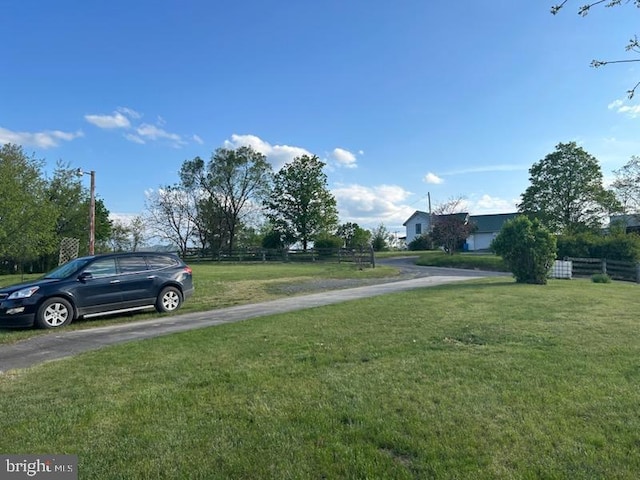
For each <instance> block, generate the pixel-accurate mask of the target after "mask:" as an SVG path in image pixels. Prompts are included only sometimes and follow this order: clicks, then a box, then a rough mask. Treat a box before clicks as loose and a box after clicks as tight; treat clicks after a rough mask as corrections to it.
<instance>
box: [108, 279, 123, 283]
mask: <svg viewBox="0 0 640 480" xmlns="http://www.w3.org/2000/svg"><path fill="white" fill-rule="evenodd" d="M109 283H120V280H111V281H110V282H109Z"/></svg>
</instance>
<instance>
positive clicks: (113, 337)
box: [0, 258, 497, 373]
mask: <svg viewBox="0 0 640 480" xmlns="http://www.w3.org/2000/svg"><path fill="white" fill-rule="evenodd" d="M379 263H382V264H391V265H394V266H397V267H398V268H400V269H401V271H402V272H403V273H402V276H401V278H408V279H406V280H398V279H395V280H392V281H389V280H387V281H386V282H384V283H379V284H376V285H367V286H361V287H355V288H344V289H341V290H332V291H330V292H326V291H325V292H321V293H314V294H309V295H300V296H295V297H288V298H281V299H278V300H272V301H269V302H262V303H256V304H251V305H241V306H237V307H229V308H221V309H218V310H211V311H207V312H196V313H187V314H184V315H173V316H166V317H159V318H154V319H152V320H143V321H139V322H128V323H125V324H118V325H112V326H108V327H98V328H89V329H86V330H76V331H68V332H66V331H64V330H62V331H59V332H58V331H56V332H52V333H50V334H47V335H41V336H38V337H34V338H30V339H27V340H24V341H20V342H18V343H15V344H12V345H0V373H4V372H7V371H9V370H12V369H16V368H27V367H31V366H33V365H36V364H38V363H42V362H47V361H51V360H57V359H60V358H65V357H70V356H73V355H76V354H78V353H82V352H86V351H89V350H97V349H99V348H102V347H105V346H108V345H114V344H117V343H123V342H130V341H134V340H140V339H144V338H151V337H157V336H160V335H168V334H171V333H176V332H184V331H187V330H194V329H197V328H205V327H211V326H215V325H221V324H224V323H233V322H239V321H241V320H247V319H250V318H256V317H262V316H265V315H271V314H277V313H286V312H292V311H295V310H302V309H305V308H312V307H319V306H324V305H331V304H334V303H340V302H345V301H348V300H356V299H361V298H367V297H372V296H375V295H383V294H386V293H393V292H400V291H404V290H410V289H415V288H422V287H430V286H435V285H442V284H445V283H450V282H459V281H463V280H469V279H471V278H483V277H488V276H494V275H497V274H495V273H493V272H481V271H475V270H456V269H450V268H431V267H417V266H415V265H413V260H412V259H410V258H409V259H389V260H383V261H382V262H379Z"/></svg>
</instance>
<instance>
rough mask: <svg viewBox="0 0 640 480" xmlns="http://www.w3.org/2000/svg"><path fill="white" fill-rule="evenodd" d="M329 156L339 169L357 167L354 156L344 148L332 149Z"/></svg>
mask: <svg viewBox="0 0 640 480" xmlns="http://www.w3.org/2000/svg"><path fill="white" fill-rule="evenodd" d="M331 156H332V157H333V159H334V160H335V161H336V162H337V163H338V165H339V166H341V167H345V168H356V167H357V166H358V165H357V160H356V156H355V155H354V154H353V153H351V152H350V151H349V150H345V149H344V148H334V149H333V152H331Z"/></svg>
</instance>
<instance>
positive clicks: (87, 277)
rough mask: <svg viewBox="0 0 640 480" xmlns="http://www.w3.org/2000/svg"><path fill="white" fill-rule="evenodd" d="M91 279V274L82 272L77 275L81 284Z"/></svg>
mask: <svg viewBox="0 0 640 480" xmlns="http://www.w3.org/2000/svg"><path fill="white" fill-rule="evenodd" d="M92 278H93V275H92V274H91V272H82V273H81V274H80V275H78V280H80V281H81V282H86V281H87V280H90V279H92Z"/></svg>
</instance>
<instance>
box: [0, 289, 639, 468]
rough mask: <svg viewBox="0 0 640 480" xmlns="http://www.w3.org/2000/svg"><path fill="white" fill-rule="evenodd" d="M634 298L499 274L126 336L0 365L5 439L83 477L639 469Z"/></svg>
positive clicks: (631, 293)
mask: <svg viewBox="0 0 640 480" xmlns="http://www.w3.org/2000/svg"><path fill="white" fill-rule="evenodd" d="M274 280H275V279H274ZM639 307H640V300H639V298H638V286H637V285H635V284H627V283H618V282H613V283H610V284H595V283H592V282H589V281H586V280H573V281H560V280H557V281H550V283H549V284H548V285H546V286H534V285H517V284H515V283H513V282H512V281H511V280H510V279H508V278H494V279H490V280H489V279H486V280H474V281H471V282H466V283H463V284H457V285H453V284H449V285H446V286H441V287H435V288H428V289H421V290H415V291H410V292H405V293H400V294H394V295H387V296H380V297H375V298H371V299H367V300H361V301H354V302H348V303H344V304H339V305H333V306H328V307H322V308H315V309H310V310H306V311H301V312H297V313H291V314H286V315H277V316H271V317H265V318H260V319H254V320H250V321H246V322H241V323H237V324H230V325H223V326H219V327H214V328H209V329H204V330H198V331H191V332H187V333H182V334H176V335H171V336H167V337H163V338H157V339H153V340H148V341H142V342H136V343H129V344H123V345H120V346H116V347H112V348H108V349H105V350H102V351H96V352H92V353H88V354H84V355H81V356H79V357H77V358H73V359H69V360H63V361H58V362H54V363H50V364H45V365H41V366H39V367H35V368H32V369H29V370H23V371H17V372H14V373H11V374H7V375H4V376H2V377H0V411H1V412H2V415H0V431H1V432H2V435H1V436H0V452H6V453H42V452H47V453H58V454H61V453H68V454H77V455H79V458H80V478H96V479H112V478H113V479H115V478H121V479H132V478H134V479H137V478H145V479H146V478H154V479H155V478H161V479H162V478H190V479H191V478H220V479H229V478H250V479H253V478H274V479H276V478H277V479H296V478H300V479H307V478H314V479H316V478H318V479H319V478H327V479H334V478H348V479H355V478H375V479H378V478H393V479H404V478H406V479H423V478H437V479H496V478H498V479H501V478H504V479H511V478H513V479H539V478H548V479H565V478H566V479H586V478H597V479H601V478H602V479H613V478H615V479H636V478H638V474H639V472H640V455H638V451H639V449H640V415H639V414H638V405H640V360H639V359H640V341H639V340H638V338H637V335H636V333H637V331H638V320H637V319H638V316H637V312H638V310H639Z"/></svg>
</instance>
